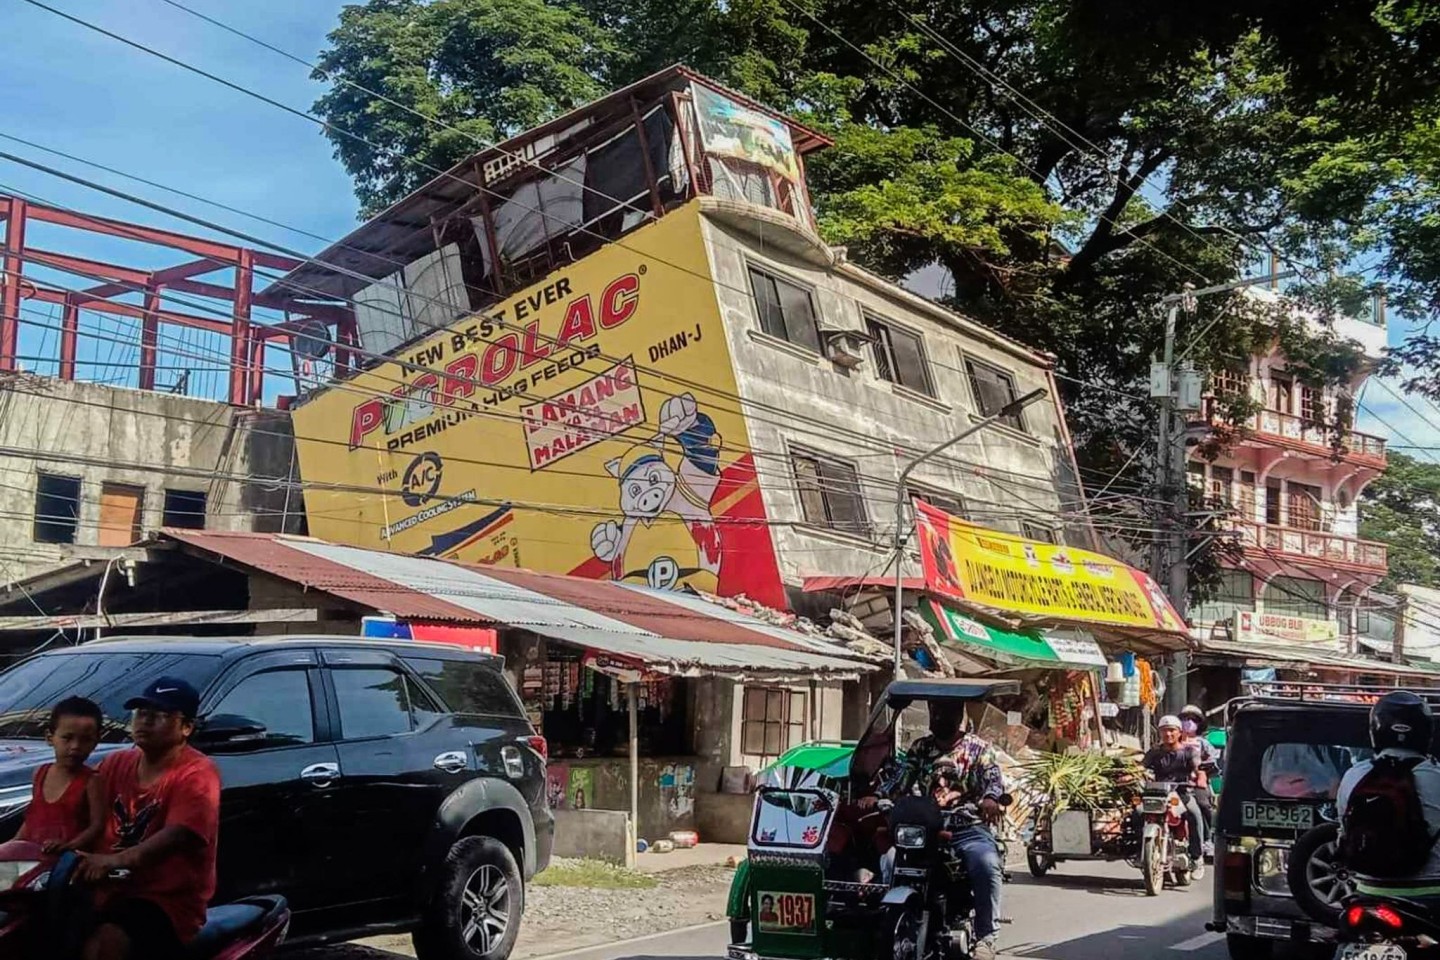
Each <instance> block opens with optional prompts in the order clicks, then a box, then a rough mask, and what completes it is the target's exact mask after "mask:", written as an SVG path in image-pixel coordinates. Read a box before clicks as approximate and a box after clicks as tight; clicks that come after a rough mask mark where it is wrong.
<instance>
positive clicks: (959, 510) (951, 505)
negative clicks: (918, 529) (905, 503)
mask: <svg viewBox="0 0 1440 960" xmlns="http://www.w3.org/2000/svg"><path fill="white" fill-rule="evenodd" d="M905 493H906V495H907V496H908V497H909V499H910V500H912V501H913V500H919V501H920V502H921V503H925V504H929V505H930V506H932V507H934V508H935V509H936V510H944V511H945V512H946V513H948V514H950V516H952V517H961V518H962V519H969V514H967V513H966V511H965V498H964V497H962V496H961V495H960V494H958V493H940V492H938V491H935V490H927V489H925V488H924V487H906V488H905Z"/></svg>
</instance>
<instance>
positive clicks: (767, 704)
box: [740, 687, 805, 760]
mask: <svg viewBox="0 0 1440 960" xmlns="http://www.w3.org/2000/svg"><path fill="white" fill-rule="evenodd" d="M742 711H743V712H742V719H741V721H740V752H741V753H744V754H746V755H747V756H752V757H761V758H762V759H764V760H770V759H773V758H775V757H778V756H780V754H782V753H784V752H785V751H786V750H789V749H790V748H791V747H793V746H795V745H796V744H797V743H803V742H804V741H805V694H804V693H803V692H802V691H798V690H786V689H784V688H781V687H746V688H745V696H744V703H743V707H742Z"/></svg>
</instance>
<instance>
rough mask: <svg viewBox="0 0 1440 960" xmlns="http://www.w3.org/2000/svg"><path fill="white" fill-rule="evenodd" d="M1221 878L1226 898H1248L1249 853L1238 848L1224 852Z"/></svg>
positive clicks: (1242, 899) (1244, 899)
mask: <svg viewBox="0 0 1440 960" xmlns="http://www.w3.org/2000/svg"><path fill="white" fill-rule="evenodd" d="M1222 872H1223V874H1224V876H1223V880H1224V890H1225V899H1226V900H1238V901H1242V902H1243V901H1246V900H1249V899H1250V854H1248V853H1245V852H1243V851H1240V850H1229V851H1226V853H1225V866H1224V868H1223V871H1222Z"/></svg>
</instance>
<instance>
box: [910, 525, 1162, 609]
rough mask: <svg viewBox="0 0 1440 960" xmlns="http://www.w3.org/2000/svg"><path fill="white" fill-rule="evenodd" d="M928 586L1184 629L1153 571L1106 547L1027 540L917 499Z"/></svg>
mask: <svg viewBox="0 0 1440 960" xmlns="http://www.w3.org/2000/svg"><path fill="white" fill-rule="evenodd" d="M915 511H916V512H915V520H916V529H917V532H918V533H919V537H920V561H921V566H922V567H923V568H924V572H925V589H926V590H928V591H930V592H931V593H933V594H935V595H936V596H940V597H949V598H950V599H952V600H962V601H968V602H970V603H976V604H981V605H983V606H987V607H994V608H995V609H997V610H1005V611H1009V612H1012V613H1020V614H1026V615H1029V616H1036V617H1052V618H1055V619H1062V620H1083V621H1089V622H1092V623H1104V624H1114V625H1117V626H1130V627H1149V628H1152V629H1158V630H1166V631H1176V632H1178V631H1183V630H1184V629H1185V624H1184V622H1183V621H1182V620H1181V619H1180V616H1179V614H1177V613H1176V612H1175V608H1174V607H1172V606H1171V605H1170V601H1169V600H1168V599H1167V598H1166V597H1165V594H1164V593H1163V592H1161V590H1160V587H1159V585H1158V584H1156V583H1155V581H1154V580H1153V579H1152V578H1151V577H1150V575H1149V574H1146V573H1143V572H1141V571H1139V570H1136V569H1135V568H1134V567H1131V566H1128V565H1126V564H1124V563H1121V562H1120V561H1118V560H1114V559H1111V558H1110V557H1107V556H1105V555H1104V554H1099V553H1091V552H1090V551H1088V550H1076V549H1074V548H1073V547H1067V546H1063V545H1058V544H1053V543H1041V542H1039V541H1038V540H1027V539H1025V538H1023V537H1017V536H1015V535H1014V534H1012V533H1003V532H1000V531H996V530H989V529H987V528H985V527H981V526H977V525H975V524H973V523H968V522H966V521H964V520H961V519H960V518H959V517H952V516H950V515H949V514H948V513H945V512H944V511H942V510H937V509H935V508H934V507H932V506H930V505H929V504H927V503H920V502H917V503H916V504H915Z"/></svg>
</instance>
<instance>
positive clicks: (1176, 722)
mask: <svg viewBox="0 0 1440 960" xmlns="http://www.w3.org/2000/svg"><path fill="white" fill-rule="evenodd" d="M1155 726H1156V727H1157V728H1159V729H1161V730H1164V729H1165V728H1166V727H1174V728H1175V729H1176V730H1179V729H1180V718H1179V717H1177V716H1175V715H1174V714H1173V713H1167V714H1165V716H1163V717H1161V718H1160V722H1159V723H1157V724H1156V725H1155Z"/></svg>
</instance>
